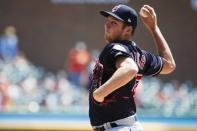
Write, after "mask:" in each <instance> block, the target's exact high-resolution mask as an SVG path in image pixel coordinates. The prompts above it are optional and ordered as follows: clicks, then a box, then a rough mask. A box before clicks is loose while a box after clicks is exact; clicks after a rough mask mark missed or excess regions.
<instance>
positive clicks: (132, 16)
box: [100, 5, 137, 30]
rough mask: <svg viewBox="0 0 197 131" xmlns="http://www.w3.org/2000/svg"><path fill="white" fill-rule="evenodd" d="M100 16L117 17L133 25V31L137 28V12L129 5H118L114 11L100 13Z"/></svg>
mask: <svg viewBox="0 0 197 131" xmlns="http://www.w3.org/2000/svg"><path fill="white" fill-rule="evenodd" d="M100 14H101V15H103V16H105V17H108V16H109V15H110V16H112V17H115V18H116V19H118V20H121V21H123V22H125V23H126V24H128V25H131V26H132V27H133V29H134V30H135V28H136V27H137V13H136V11H135V10H134V9H133V8H131V7H129V6H127V5H117V6H115V7H113V9H112V11H100Z"/></svg>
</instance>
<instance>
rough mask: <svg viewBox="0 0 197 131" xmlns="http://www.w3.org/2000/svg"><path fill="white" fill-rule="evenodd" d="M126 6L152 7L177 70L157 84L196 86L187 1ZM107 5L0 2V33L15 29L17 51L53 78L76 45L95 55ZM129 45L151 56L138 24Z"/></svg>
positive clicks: (195, 24) (196, 24)
mask: <svg viewBox="0 0 197 131" xmlns="http://www.w3.org/2000/svg"><path fill="white" fill-rule="evenodd" d="M127 4H128V5H130V6H132V7H134V8H135V9H136V10H137V11H139V9H140V7H141V6H142V5H143V4H150V5H152V6H153V7H154V8H155V10H156V12H157V15H158V23H159V26H160V28H161V30H162V32H163V34H164V36H165V37H166V39H167V41H168V43H169V45H170V47H171V50H172V52H173V55H174V57H175V60H176V63H177V68H176V71H175V72H174V73H172V74H170V75H168V76H167V77H166V76H164V77H163V76H162V79H163V80H167V81H168V80H173V79H176V80H179V81H181V82H183V81H185V80H191V81H192V82H193V83H194V84H197V79H196V77H197V75H196V73H197V69H196V64H197V61H196V56H197V51H196V47H197V45H196V44H197V37H196V34H197V10H194V9H192V6H191V1H190V0H173V1H172V0H163V1H161V0H160V1H158V0H149V1H145V0H130V1H128V3H127ZM113 6H114V5H113V4H91V3H90V4H64V3H63V2H62V3H61V0H59V2H58V0H56V2H55V0H41V1H38V0H28V1H27V0H0V31H1V32H3V30H4V28H5V26H7V25H13V26H15V28H16V30H17V34H18V41H19V48H20V50H22V51H23V52H24V53H25V55H26V56H27V58H28V59H29V60H30V61H31V62H32V63H34V64H35V65H38V66H41V67H44V68H46V69H47V70H49V71H53V72H56V71H58V70H61V69H65V62H66V60H67V59H66V58H67V54H68V50H69V49H70V48H72V47H73V45H74V44H75V43H76V42H77V41H84V42H86V43H87V47H88V50H92V49H99V50H101V49H102V48H103V46H104V44H105V42H104V40H103V24H104V18H103V17H102V16H100V15H99V14H98V11H99V10H105V9H107V10H108V9H111V8H112V7H113ZM138 24H139V26H138V28H137V30H136V34H135V37H134V40H135V41H136V42H137V44H139V45H140V47H142V48H144V49H146V50H149V51H151V52H153V53H155V48H154V44H153V40H152V38H151V35H150V34H149V32H148V31H147V30H146V29H145V27H144V26H143V25H142V23H141V21H140V20H139V22H138Z"/></svg>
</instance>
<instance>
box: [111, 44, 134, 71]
mask: <svg viewBox="0 0 197 131" xmlns="http://www.w3.org/2000/svg"><path fill="white" fill-rule="evenodd" d="M119 56H125V57H131V55H130V53H129V50H128V48H127V47H126V46H124V45H122V44H113V45H112V46H110V48H109V50H108V55H107V63H108V65H110V66H111V67H112V68H114V69H116V60H117V58H118V57H119Z"/></svg>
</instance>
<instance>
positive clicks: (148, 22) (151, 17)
mask: <svg viewBox="0 0 197 131" xmlns="http://www.w3.org/2000/svg"><path fill="white" fill-rule="evenodd" d="M141 11H142V12H143V13H144V15H142V14H141V13H140V18H141V20H142V22H143V23H144V25H145V26H146V28H147V29H148V30H149V31H154V30H155V29H156V27H157V16H156V13H155V11H154V9H153V8H152V7H151V6H149V5H144V6H143V7H142V8H141V10H140V12H141Z"/></svg>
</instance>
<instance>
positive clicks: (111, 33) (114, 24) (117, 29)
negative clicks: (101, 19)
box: [104, 16, 124, 43]
mask: <svg viewBox="0 0 197 131" xmlns="http://www.w3.org/2000/svg"><path fill="white" fill-rule="evenodd" d="M123 27H124V23H123V22H122V21H120V20H118V19H116V18H114V17H112V16H108V17H107V19H106V23H105V36H104V37H105V40H106V42H109V43H110V42H112V41H114V40H122V39H123V34H124V28H123Z"/></svg>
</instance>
